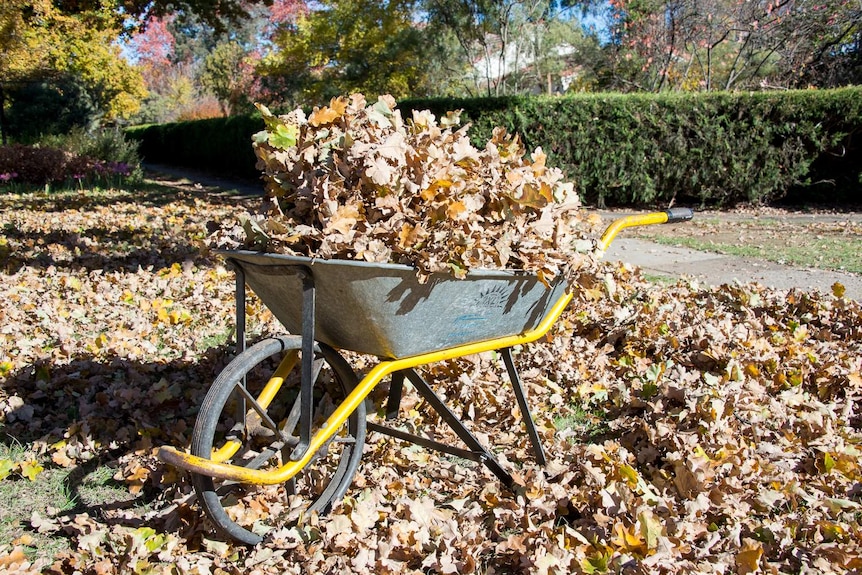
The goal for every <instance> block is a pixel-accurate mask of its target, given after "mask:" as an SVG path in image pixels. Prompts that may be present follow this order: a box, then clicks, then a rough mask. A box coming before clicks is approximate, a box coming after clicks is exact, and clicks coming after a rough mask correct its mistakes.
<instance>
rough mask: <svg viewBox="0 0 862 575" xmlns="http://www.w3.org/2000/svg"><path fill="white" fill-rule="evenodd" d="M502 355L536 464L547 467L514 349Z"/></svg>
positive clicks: (508, 349)
mask: <svg viewBox="0 0 862 575" xmlns="http://www.w3.org/2000/svg"><path fill="white" fill-rule="evenodd" d="M500 353H501V354H502V355H503V363H505V364H506V371H508V372H509V380H510V381H511V382H512V388H513V389H514V390H515V399H517V400H518V408H520V410H521V417H522V418H523V419H524V425H525V426H526V427H527V435H528V436H529V437H530V443H532V444H533V453H534V454H535V456H536V463H538V464H539V465H545V462H546V459H545V450H544V449H543V448H542V440H541V438H540V437H539V432H538V430H537V429H536V422H535V421H534V420H533V414H532V413H531V412H530V406H529V405H527V396H526V395H525V394H524V386H523V385H522V384H521V378H520V377H519V376H518V370H517V369H515V362H514V361H512V348H510V347H506V348H503V349H501V350H500Z"/></svg>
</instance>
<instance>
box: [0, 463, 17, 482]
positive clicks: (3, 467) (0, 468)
mask: <svg viewBox="0 0 862 575" xmlns="http://www.w3.org/2000/svg"><path fill="white" fill-rule="evenodd" d="M15 467H16V465H15V462H13V461H12V460H11V459H0V481H2V480H4V479H6V478H7V477H9V475H10V474H11V473H12V471H14V470H15Z"/></svg>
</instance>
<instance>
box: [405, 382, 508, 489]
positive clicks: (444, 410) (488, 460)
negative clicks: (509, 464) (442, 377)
mask: <svg viewBox="0 0 862 575" xmlns="http://www.w3.org/2000/svg"><path fill="white" fill-rule="evenodd" d="M404 372H405V374H406V375H407V378H408V379H409V380H410V382H411V383H412V384H413V385H414V386H415V387H416V391H418V392H419V395H421V396H422V398H423V399H425V401H427V402H428V403H429V404H430V405H431V407H432V408H433V409H434V411H436V412H437V413H439V414H440V417H441V418H443V421H445V422H446V424H447V425H448V426H449V427H451V428H452V431H454V432H455V434H456V435H457V436H458V437H459V438H460V439H461V441H463V442H464V443H465V444H466V445H467V447H468V448H469V449H470V451H472V452H473V453H476V454H477V455H478V456H479V457H480V459H481V461H482V463H484V464H485V467H487V468H488V469H490V470H491V472H492V473H493V474H494V475H496V476H497V479H499V480H500V481H501V482H502V483H503V485H505V486H506V487H507V488H509V489H514V485H515V482H514V480H513V479H512V476H511V475H509V473H508V472H507V471H506V470H505V469H503V468H502V467H501V466H500V464H499V463H498V462H497V460H496V459H494V456H493V455H491V453H490V452H489V451H488V450H487V449H486V448H485V446H484V445H482V443H481V442H479V440H478V439H477V438H476V436H475V435H473V434H472V433H471V432H470V430H469V429H467V428H466V427H465V426H464V424H463V423H462V422H461V420H460V419H458V416H457V415H455V414H454V413H453V412H452V410H451V409H449V406H447V405H446V404H445V403H444V402H443V400H442V399H440V396H438V395H437V394H436V393H434V390H433V389H431V386H430V385H428V382H426V381H425V380H424V379H423V378H422V376H421V375H419V374H418V373H416V371H415V370H413V369H407V370H404Z"/></svg>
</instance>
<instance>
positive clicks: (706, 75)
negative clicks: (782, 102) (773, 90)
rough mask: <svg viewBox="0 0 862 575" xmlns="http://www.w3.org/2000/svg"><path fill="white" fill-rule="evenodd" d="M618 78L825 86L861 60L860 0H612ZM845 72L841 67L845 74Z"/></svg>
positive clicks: (687, 85)
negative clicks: (623, 71) (839, 70)
mask: <svg viewBox="0 0 862 575" xmlns="http://www.w3.org/2000/svg"><path fill="white" fill-rule="evenodd" d="M611 5H612V7H613V9H614V11H615V15H616V20H615V26H614V38H615V43H614V47H615V57H616V64H617V70H620V71H621V70H625V69H626V62H629V63H635V64H636V65H639V67H640V69H639V70H631V68H630V69H629V73H628V74H627V75H620V76H619V80H620V81H622V82H623V83H630V84H631V85H634V86H636V87H638V88H639V89H646V90H650V91H660V90H664V89H677V90H678V89H683V90H686V89H689V90H690V89H694V90H730V89H735V88H757V87H761V86H775V87H794V86H799V85H806V84H814V85H823V86H829V85H834V84H836V83H837V82H836V80H837V79H838V78H840V77H842V74H841V73H840V72H838V71H837V69H838V68H841V67H842V66H844V67H847V66H851V67H852V66H853V65H854V63H855V65H858V63H859V56H860V52H859V47H860V23H862V4H860V3H859V2H858V0H817V1H815V0H765V1H744V0H711V1H710V2H706V1H704V0H611ZM844 76H846V74H844Z"/></svg>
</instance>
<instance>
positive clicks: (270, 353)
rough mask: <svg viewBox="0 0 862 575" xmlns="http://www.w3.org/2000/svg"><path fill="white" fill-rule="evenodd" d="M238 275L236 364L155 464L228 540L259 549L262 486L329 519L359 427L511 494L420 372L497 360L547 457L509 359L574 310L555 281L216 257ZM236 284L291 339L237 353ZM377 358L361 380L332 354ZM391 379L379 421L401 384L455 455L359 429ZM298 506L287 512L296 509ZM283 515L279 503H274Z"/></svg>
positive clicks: (401, 435)
mask: <svg viewBox="0 0 862 575" xmlns="http://www.w3.org/2000/svg"><path fill="white" fill-rule="evenodd" d="M692 215H693V214H692V211H691V210H689V209H679V208H678V209H673V210H668V211H666V212H656V213H652V214H647V215H640V216H628V217H624V218H621V219H618V220H616V221H614V222H613V223H612V224H611V225H610V226H608V228H607V229H606V230H605V232H604V234H603V235H602V237H601V239H600V240H599V247H600V248H601V249H602V250H605V249H607V247H608V246H609V245H610V243H611V242H612V241H613V239H614V237H616V235H617V233H619V232H620V231H621V230H623V229H625V228H627V227H632V226H641V225H649V224H659V223H675V222H682V221H687V220H690V219H691V218H692ZM221 254H222V255H223V256H224V257H225V259H226V261H227V262H228V263H229V264H230V265H231V266H232V267H233V268H234V269H235V271H236V329H237V348H238V349H237V355H236V357H235V358H234V359H233V360H232V361H231V362H230V363H229V364H228V365H227V366H226V367H225V368H224V370H223V371H222V372H221V373H219V375H218V376H217V377H216V379H215V381H214V382H213V383H212V385H211V387H210V389H209V390H208V392H207V394H206V396H205V398H204V401H203V404H202V406H201V409H200V412H199V414H198V416H197V419H196V422H195V426H194V430H193V433H192V441H191V446H190V450H189V452H185V451H180V450H178V449H175V448H174V447H169V446H166V447H162V448H161V449H160V450H159V458H160V459H161V460H162V461H164V462H166V463H169V464H172V465H174V466H177V467H179V468H182V469H185V470H187V471H190V472H191V477H192V482H193V485H194V489H195V491H196V494H197V496H198V499H199V501H200V504H201V506H202V507H203V509H204V511H205V512H206V514H207V516H208V517H209V519H210V520H211V521H212V523H213V524H214V526H215V527H216V528H217V529H218V530H219V531H220V532H221V533H222V534H224V535H225V536H227V537H230V538H232V539H235V540H237V541H240V542H242V543H246V544H252V545H253V544H256V543H258V542H260V541H261V540H262V535H263V534H264V533H265V532H266V530H267V529H268V528H269V527H268V526H267V523H270V525H272V524H277V522H278V520H277V518H276V517H267V516H266V513H263V516H262V515H261V513H253V512H251V511H249V510H250V509H266V508H267V505H266V504H264V503H261V502H260V501H258V503H257V504H255V501H256V499H255V498H256V497H261V496H260V494H259V491H260V490H262V489H264V488H266V486H277V488H278V489H283V490H284V494H280V495H283V496H286V497H287V500H289V501H290V502H291V503H290V505H291V506H293V505H300V506H303V507H304V510H305V512H307V513H308V512H314V511H316V512H318V513H321V514H323V513H326V512H327V511H329V510H330V509H331V508H332V506H333V504H334V503H336V502H338V501H340V500H341V499H342V498H343V497H344V495H345V493H346V492H347V490H348V489H349V488H350V484H351V482H352V481H353V476H354V474H355V473H356V470H357V468H358V466H359V462H360V458H361V456H362V451H363V447H364V444H365V437H366V432H367V431H368V430H370V431H374V432H378V433H382V434H386V435H389V436H391V437H394V438H397V439H399V440H405V441H409V442H413V443H415V444H418V445H420V446H422V447H425V448H428V449H432V450H437V451H440V452H443V453H446V454H449V455H454V456H457V457H461V458H464V459H467V460H472V461H476V462H480V463H482V464H483V465H485V466H486V467H487V468H488V469H489V470H490V471H491V472H492V473H493V474H494V475H495V476H496V477H497V478H498V479H499V480H500V481H501V482H502V483H503V485H505V486H506V487H508V488H510V489H511V488H513V484H514V483H513V479H512V476H511V474H510V473H509V472H508V471H507V470H506V469H504V467H503V466H502V465H501V464H500V463H499V462H498V461H497V459H496V458H495V457H494V455H493V454H492V453H491V452H490V451H489V449H488V448H487V447H486V446H484V445H483V444H482V443H481V442H480V441H479V440H478V439H477V438H476V436H475V435H474V434H473V433H472V432H471V431H470V430H469V429H468V428H467V426H466V425H465V424H464V423H463V422H462V421H461V420H460V419H459V418H458V416H457V415H456V414H455V413H454V412H453V411H452V410H451V409H450V408H449V407H448V406H447V405H446V403H445V402H444V401H443V399H442V398H441V397H440V396H439V395H438V394H437V393H435V391H434V390H433V389H432V388H431V386H430V385H429V384H428V382H427V381H426V380H425V379H424V378H423V377H422V376H421V375H420V373H419V372H418V371H417V368H418V367H420V366H423V365H426V364H431V363H435V362H440V361H445V360H450V359H454V358H458V357H462V356H467V355H471V354H475V353H481V352H485V351H491V350H496V351H498V352H499V354H500V356H501V357H502V359H503V362H504V364H505V366H506V370H507V372H508V376H509V380H510V381H511V383H512V386H513V389H514V395H515V398H516V400H517V402H518V407H519V408H520V413H521V415H522V418H523V420H524V425H525V428H526V433H527V436H528V437H529V441H530V445H531V447H532V451H533V454H534V455H535V458H536V460H537V462H538V463H539V464H540V465H544V464H545V454H544V450H543V447H542V444H541V441H540V437H539V433H538V431H537V429H536V425H535V422H534V420H533V417H532V414H531V412H530V408H529V406H528V404H527V398H526V395H525V393H524V388H523V385H522V383H521V380H520V377H519V375H518V372H517V370H516V369H515V364H514V361H513V359H512V353H511V349H512V347H513V346H516V345H523V344H527V343H530V342H533V341H535V340H537V339H539V338H541V337H542V336H543V335H545V334H546V333H547V332H548V330H549V329H550V328H551V327H552V325H553V324H554V322H555V321H556V320H557V318H559V316H560V314H561V313H562V312H563V310H564V309H565V308H566V306H568V304H569V302H570V301H571V300H572V296H573V294H572V292H571V291H568V290H567V289H566V285H565V281H564V280H562V279H561V280H559V281H557V282H556V283H555V284H553V285H551V286H550V287H548V286H546V285H544V284H543V283H542V282H541V281H539V279H538V278H537V277H536V276H534V275H531V274H528V273H519V272H515V271H508V270H506V271H503V270H473V271H471V272H470V273H468V274H467V277H466V278H465V279H456V278H453V277H452V276H450V275H448V274H434V275H432V276H431V277H430V278H429V279H428V280H427V281H426V282H425V283H420V282H419V281H418V279H417V276H416V270H415V269H414V268H412V267H409V266H403V265H394V264H377V263H367V262H360V261H352V260H320V259H313V258H307V257H296V256H286V255H278V254H266V253H257V252H250V251H225V252H221ZM246 285H248V287H249V288H251V290H252V291H253V292H254V293H255V294H257V296H258V297H259V298H260V300H261V301H262V302H263V304H264V305H265V306H266V307H267V308H268V309H269V310H270V311H271V312H272V313H273V315H274V316H275V317H276V318H277V319H278V321H279V322H280V323H281V324H282V325H283V326H284V327H285V328H287V331H288V333H289V334H298V335H281V336H278V337H270V338H267V339H264V340H262V341H260V342H258V343H256V344H254V345H252V346H250V347H248V348H247V349H246V343H245V339H246V334H245V330H246V327H245V324H246V317H245V309H246V302H245V298H246V289H245V288H246ZM343 351H350V352H356V353H359V354H366V355H369V356H375V357H376V358H378V359H379V362H377V363H376V364H375V365H374V366H373V367H372V368H371V369H370V370H368V371H367V372H366V373H365V375H364V377H362V379H361V380H360V379H359V378H358V377H357V375H356V373H355V372H354V370H353V369H352V368H351V366H350V364H349V363H348V362H347V360H346V359H345V358H344V356H343V355H342V353H341V352H343ZM387 376H389V377H390V386H389V391H388V398H387V400H386V405H385V414H386V420H391V419H393V418H395V417H396V416H397V414H398V410H399V405H400V402H401V396H402V392H403V385H404V380H405V379H407V380H409V381H410V383H412V385H413V387H414V388H415V389H416V391H417V392H418V393H419V395H420V396H421V397H422V398H423V399H424V400H425V401H426V403H427V404H428V405H429V406H431V408H433V409H434V410H435V411H436V412H437V413H438V414H439V416H440V419H441V420H442V421H443V422H445V423H446V424H447V425H448V426H449V427H450V428H451V429H452V430H453V431H454V433H455V434H456V435H457V436H458V438H459V439H460V440H461V441H462V442H463V444H464V445H463V446H462V447H459V446H453V445H449V444H445V443H442V442H439V441H435V440H432V439H429V438H427V437H423V436H420V435H417V434H412V433H408V432H405V431H403V430H400V429H395V428H393V427H389V426H386V425H383V424H381V423H376V422H371V421H366V398H367V397H368V396H369V394H370V393H371V392H372V390H374V389H375V387H376V386H377V385H378V384H379V383H380V382H381V381H383V380H384V378H386V377H387ZM297 502H298V503H297ZM285 505H286V504H285Z"/></svg>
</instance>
